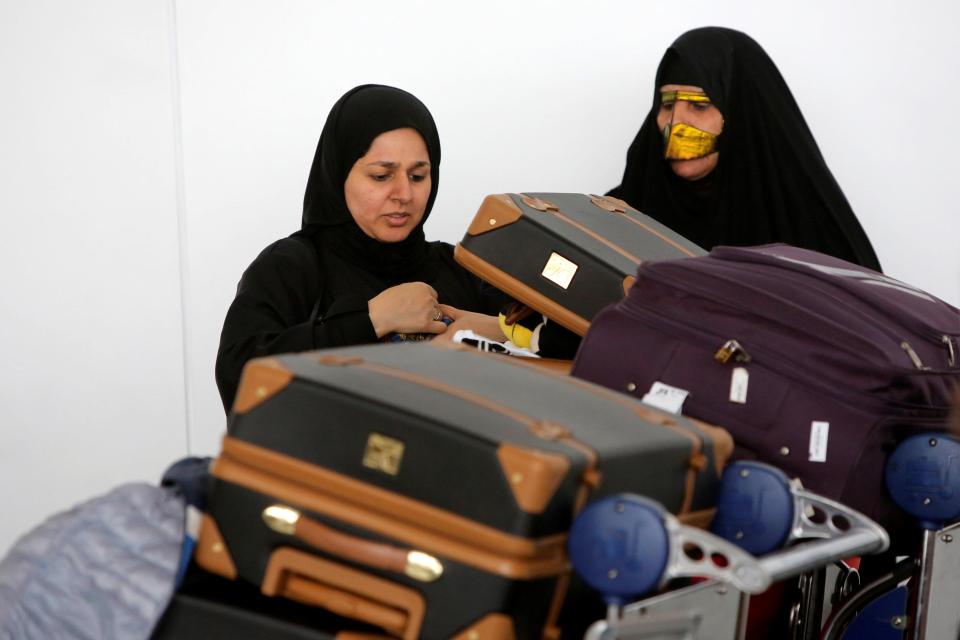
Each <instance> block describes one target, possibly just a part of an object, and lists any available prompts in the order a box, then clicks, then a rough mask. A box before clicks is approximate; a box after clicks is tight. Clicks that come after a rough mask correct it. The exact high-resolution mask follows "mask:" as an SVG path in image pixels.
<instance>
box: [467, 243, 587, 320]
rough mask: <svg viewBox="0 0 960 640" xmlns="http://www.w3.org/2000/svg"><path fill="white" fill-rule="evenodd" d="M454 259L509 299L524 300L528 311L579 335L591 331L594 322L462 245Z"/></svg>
mask: <svg viewBox="0 0 960 640" xmlns="http://www.w3.org/2000/svg"><path fill="white" fill-rule="evenodd" d="M453 257H454V258H455V259H456V261H457V262H458V263H459V264H460V265H461V266H463V267H464V268H465V269H466V270H467V271H469V272H471V273H473V274H474V275H476V276H479V277H480V278H481V279H482V280H485V281H487V282H489V283H490V284H492V285H493V286H495V287H496V288H497V289H500V290H501V291H503V292H504V293H506V294H507V295H508V296H510V297H512V298H515V299H517V300H520V301H521V302H523V303H524V304H525V305H527V306H528V307H531V308H532V309H535V310H536V311H538V312H540V313H542V314H543V315H545V316H547V317H548V318H550V319H551V320H553V321H554V322H556V323H557V324H559V325H562V326H564V327H566V328H567V329H569V330H570V331H573V332H574V333H575V334H577V335H579V336H582V335H584V334H586V333H587V329H589V328H590V321H589V320H587V319H586V318H584V317H582V316H579V315H577V314H575V313H574V312H572V311H570V310H569V309H565V308H564V307H561V306H560V305H559V304H557V303H556V302H555V301H553V300H551V299H550V298H548V297H547V296H545V295H543V294H542V293H540V292H539V291H536V290H535V289H533V288H532V287H529V286H527V285H525V284H523V283H522V282H520V281H519V280H517V279H516V278H514V277H513V276H511V275H510V274H508V273H507V272H505V271H501V270H500V269H498V268H496V267H495V266H493V265H492V264H490V263H489V262H487V261H486V260H483V259H481V258H478V257H477V256H476V255H474V254H473V253H471V252H470V251H469V250H468V249H465V248H464V247H463V245H462V244H458V245H457V246H456V247H455V248H454V250H453Z"/></svg>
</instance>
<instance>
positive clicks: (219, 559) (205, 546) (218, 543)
mask: <svg viewBox="0 0 960 640" xmlns="http://www.w3.org/2000/svg"><path fill="white" fill-rule="evenodd" d="M193 558H194V560H196V561H197V564H198V565H200V566H201V567H203V568H204V569H206V570H207V571H209V572H210V573H215V574H217V575H220V576H223V577H224V578H230V579H231V580H236V579H237V565H236V564H234V562H233V558H232V557H231V556H230V551H229V549H227V545H226V543H224V541H223V536H222V535H220V528H219V527H217V523H216V522H214V520H213V518H211V517H210V516H209V515H207V514H203V518H202V520H201V521H200V533H199V535H198V536H197V548H196V550H195V551H194V552H193Z"/></svg>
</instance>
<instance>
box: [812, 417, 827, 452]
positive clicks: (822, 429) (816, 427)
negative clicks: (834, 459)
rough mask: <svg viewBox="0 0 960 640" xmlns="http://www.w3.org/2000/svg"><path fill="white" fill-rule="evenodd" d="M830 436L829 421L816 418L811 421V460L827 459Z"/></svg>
mask: <svg viewBox="0 0 960 640" xmlns="http://www.w3.org/2000/svg"><path fill="white" fill-rule="evenodd" d="M829 436H830V423H829V422H818V421H816V420H814V421H813V422H811V423H810V458H809V460H810V462H826V461H827V438H828V437H829Z"/></svg>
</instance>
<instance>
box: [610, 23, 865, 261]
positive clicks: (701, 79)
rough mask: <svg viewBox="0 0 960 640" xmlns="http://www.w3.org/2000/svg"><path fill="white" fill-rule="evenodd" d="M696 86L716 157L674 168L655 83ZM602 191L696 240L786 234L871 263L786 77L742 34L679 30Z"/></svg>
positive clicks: (778, 238) (753, 239) (758, 240)
mask: <svg viewBox="0 0 960 640" xmlns="http://www.w3.org/2000/svg"><path fill="white" fill-rule="evenodd" d="M667 84H679V85H693V86H699V87H702V88H703V90H704V91H705V92H706V93H707V95H708V96H709V97H710V99H711V101H712V102H713V104H715V105H716V106H717V107H718V108H719V110H720V112H721V113H722V114H723V117H724V124H723V133H722V134H721V137H720V146H719V151H720V155H719V163H718V165H717V168H716V169H715V170H714V171H713V172H712V173H711V174H710V175H709V176H707V177H706V178H704V179H703V180H700V181H694V182H690V181H687V180H684V179H682V178H679V177H677V176H676V175H674V174H673V172H672V171H671V169H670V167H669V165H668V164H667V162H666V161H665V160H664V158H663V137H662V134H661V132H660V131H659V130H658V128H657V123H656V118H657V112H658V110H659V108H660V87H662V86H664V85H667ZM610 195H614V196H616V197H619V198H622V199H624V200H626V201H627V202H629V203H630V204H631V205H633V206H634V207H636V208H637V209H639V210H640V211H643V212H644V213H646V214H647V215H650V216H652V217H654V218H656V219H657V220H659V221H660V222H662V223H664V224H666V225H667V226H668V227H670V228H671V229H673V230H674V231H676V232H678V233H680V234H681V235H683V236H685V237H686V238H688V239H690V240H691V241H693V242H696V243H697V244H699V245H700V246H702V247H704V248H705V249H710V248H712V247H714V246H716V245H723V244H726V245H740V246H745V245H757V244H766V243H770V242H786V243H788V244H792V245H796V246H800V247H805V248H808V249H813V250H816V251H820V252H823V253H826V254H829V255H833V256H835V257H838V258H842V259H844V260H849V261H851V262H854V263H858V264H861V265H863V266H866V267H870V268H872V269H876V270H878V271H879V270H880V263H879V261H878V260H877V256H876V254H875V253H874V250H873V247H872V246H871V245H870V241H869V240H868V239H867V236H866V234H865V233H864V231H863V228H862V227H861V226H860V223H859V222H858V220H857V218H856V216H855V215H854V213H853V211H852V209H851V208H850V205H849V203H848V202H847V199H846V198H845V197H844V195H843V192H842V191H841V190H840V187H839V185H838V184H837V182H836V180H835V179H834V177H833V175H832V174H831V173H830V170H829V169H828V168H827V165H826V163H825V162H824V159H823V156H822V155H821V153H820V150H819V148H818V147H817V144H816V142H815V141H814V139H813V135H812V134H811V132H810V129H809V128H808V127H807V123H806V121H805V120H804V118H803V114H801V113H800V108H799V107H798V106H797V103H796V102H795V101H794V99H793V95H792V94H791V93H790V89H789V88H788V87H787V84H786V82H785V81H784V80H783V77H782V76H781V75H780V72H779V71H778V70H777V67H776V66H775V65H774V64H773V61H772V60H770V58H769V57H768V56H767V54H766V52H764V50H763V49H762V48H761V47H760V45H758V44H757V43H756V42H755V41H754V40H753V39H751V38H750V37H749V36H747V35H746V34H743V33H740V32H738V31H734V30H731V29H724V28H719V27H705V28H702V29H695V30H693V31H688V32H687V33H685V34H683V35H682V36H680V37H679V38H678V39H677V40H676V41H675V42H674V43H673V44H672V45H671V46H670V48H669V49H668V50H667V52H666V54H665V55H664V57H663V59H662V60H661V62H660V66H659V68H658V70H657V78H656V86H655V88H654V100H653V107H652V109H651V110H650V113H649V114H648V115H647V117H646V119H645V120H644V123H643V126H642V127H641V128H640V131H639V133H637V136H636V138H635V139H634V141H633V143H632V144H631V145H630V149H629V151H628V152H627V165H626V169H625V171H624V175H623V180H622V182H621V184H620V185H619V186H618V187H616V188H615V189H613V190H612V191H611V192H610Z"/></svg>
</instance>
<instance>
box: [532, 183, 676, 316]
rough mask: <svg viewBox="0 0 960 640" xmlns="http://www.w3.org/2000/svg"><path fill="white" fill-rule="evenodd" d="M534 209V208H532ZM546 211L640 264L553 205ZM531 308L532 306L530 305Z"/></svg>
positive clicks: (636, 259) (627, 253)
mask: <svg viewBox="0 0 960 640" xmlns="http://www.w3.org/2000/svg"><path fill="white" fill-rule="evenodd" d="M521 195H523V196H524V198H529V197H530V196H527V195H526V194H521ZM536 199H537V198H534V200H536ZM544 202H545V201H544ZM524 204H527V205H528V206H533V205H530V204H529V203H527V201H526V200H524ZM534 208H536V207H534ZM547 210H549V211H550V214H551V215H553V216H554V217H555V218H559V219H560V220H563V221H564V222H566V223H567V224H569V225H570V226H571V227H574V228H575V229H579V230H580V232H581V233H583V234H585V235H587V236H590V237H591V238H593V239H594V240H596V241H597V242H599V243H600V244H602V245H604V246H605V247H607V248H608V249H612V250H613V251H616V252H617V253H619V254H620V255H622V256H623V257H624V258H626V259H627V260H630V261H632V262H633V263H634V264H640V258H638V257H637V256H635V255H633V254H632V253H630V252H629V251H627V250H626V249H624V248H623V247H621V246H620V245H618V244H614V243H613V242H610V241H609V240H607V239H606V238H604V237H603V236H602V235H600V234H599V233H597V232H596V231H594V230H593V229H591V228H589V227H585V226H583V225H582V224H580V223H579V222H577V221H576V220H574V219H573V218H571V217H569V216H567V215H566V214H565V213H563V212H562V211H560V210H559V209H558V208H556V205H553V208H549V207H548V209H547ZM658 235H659V234H658ZM661 237H662V236H661ZM524 302H526V301H524ZM531 306H532V305H531Z"/></svg>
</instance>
